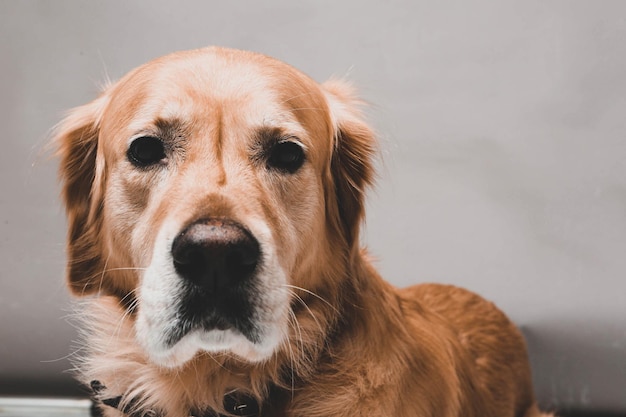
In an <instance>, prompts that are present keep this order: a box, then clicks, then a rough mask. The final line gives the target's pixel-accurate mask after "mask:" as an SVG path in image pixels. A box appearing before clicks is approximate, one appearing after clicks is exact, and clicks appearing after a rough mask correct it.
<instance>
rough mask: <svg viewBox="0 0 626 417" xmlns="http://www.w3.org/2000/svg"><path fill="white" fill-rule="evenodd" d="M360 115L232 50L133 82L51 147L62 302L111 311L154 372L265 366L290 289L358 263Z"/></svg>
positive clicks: (365, 147)
mask: <svg viewBox="0 0 626 417" xmlns="http://www.w3.org/2000/svg"><path fill="white" fill-rule="evenodd" d="M358 105H359V102H358V100H357V99H356V98H355V97H354V96H353V95H352V92H351V89H350V88H349V87H347V86H345V85H344V84H342V83H340V82H329V83H326V84H323V85H319V84H317V83H316V82H314V81H313V80H311V79H310V78H308V77H307V76H305V75H303V74H302V73H300V72H298V71H297V70H295V69H294V68H292V67H290V66H288V65H286V64H284V63H281V62H279V61H276V60H274V59H271V58H268V57H265V56H262V55H258V54H253V53H248V52H242V51H233V50H226V49H219V48H207V49H202V50H196V51H189V52H182V53H176V54H172V55H169V56H166V57H164V58H161V59H157V60H155V61H152V62H150V63H148V64H146V65H143V66H141V67H139V68H137V69H136V70H134V71H132V72H131V73H129V74H128V75H126V76H125V77H124V78H122V79H121V80H120V81H119V82H117V83H115V84H113V85H111V86H109V87H108V88H106V90H105V91H104V92H103V94H102V95H101V96H100V97H99V98H97V99H96V100H95V101H93V102H91V103H89V104H87V105H85V106H82V107H79V108H77V109H74V110H73V111H72V112H71V113H70V114H69V116H68V117H67V118H66V119H65V120H64V121H63V122H62V123H61V124H60V126H59V128H58V130H57V133H56V138H55V140H56V143H57V146H58V149H59V154H60V157H61V168H60V172H61V179H62V182H63V197H64V201H65V204H66V207H67V213H68V219H69V233H68V255H69V261H68V269H67V274H68V281H69V285H70V288H71V289H72V291H73V292H74V293H75V294H77V295H85V294H91V293H98V294H106V295H113V296H116V297H118V298H119V299H120V301H121V302H122V304H125V305H126V307H128V308H129V310H132V311H133V314H134V317H135V319H134V320H135V329H136V338H137V340H138V341H139V343H140V344H141V345H142V346H143V348H144V349H145V351H146V353H147V355H148V356H149V357H150V359H151V360H152V361H153V362H155V363H157V364H159V365H164V366H170V367H174V366H179V365H181V364H183V363H184V362H186V361H187V360H189V359H190V358H191V357H193V356H194V355H195V354H196V353H197V352H199V351H208V352H230V353H233V354H235V355H237V356H239V357H241V358H244V359H245V360H247V361H251V362H255V361H263V360H265V359H267V358H269V357H270V356H271V355H272V354H273V353H274V352H276V351H277V350H278V349H279V346H280V345H281V343H282V342H283V341H284V340H285V339H286V338H288V337H289V333H290V331H291V329H290V326H289V322H290V317H293V316H294V311H292V305H293V302H294V299H295V298H298V297H300V296H301V295H304V294H300V295H298V291H304V292H305V294H308V293H311V294H313V293H316V294H317V293H319V292H323V293H328V292H332V291H338V289H339V287H340V286H341V285H342V283H341V281H342V280H345V279H348V277H346V276H345V275H346V273H345V271H348V270H349V269H350V268H349V265H350V262H351V261H352V259H353V257H354V256H355V254H356V253H357V252H358V228H359V223H360V221H361V219H362V216H363V197H364V195H363V192H364V188H365V187H366V186H367V185H368V184H369V183H370V182H371V180H372V175H373V169H372V161H371V159H372V154H373V152H374V138H373V135H372V132H371V130H370V129H369V128H368V126H367V125H366V124H365V123H364V122H363V121H362V119H361V116H360V112H359V110H358ZM341 271H344V272H341Z"/></svg>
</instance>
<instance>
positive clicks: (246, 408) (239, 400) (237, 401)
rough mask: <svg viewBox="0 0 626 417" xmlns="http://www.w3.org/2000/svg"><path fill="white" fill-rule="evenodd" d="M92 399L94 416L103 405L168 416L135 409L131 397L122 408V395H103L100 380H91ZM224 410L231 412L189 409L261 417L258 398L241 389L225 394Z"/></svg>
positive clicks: (139, 415) (193, 415)
mask: <svg viewBox="0 0 626 417" xmlns="http://www.w3.org/2000/svg"><path fill="white" fill-rule="evenodd" d="M90 385H91V391H92V396H91V398H92V401H93V402H94V406H93V407H92V410H91V415H92V417H102V412H101V411H100V409H101V407H103V406H104V407H112V408H115V409H117V410H119V411H121V412H122V413H124V414H126V415H127V416H128V417H166V416H165V415H164V414H163V412H162V411H159V410H152V409H148V410H136V411H133V408H134V405H135V404H136V402H135V401H134V400H133V399H131V400H130V401H128V402H127V403H126V406H125V407H123V408H120V407H121V406H120V404H121V403H122V398H123V397H122V396H121V395H118V396H114V397H109V396H107V395H103V394H104V391H105V390H106V386H104V384H102V383H101V382H100V381H91V383H90ZM224 410H226V411H227V412H228V413H229V414H227V415H224V414H217V413H216V412H214V411H213V410H189V417H231V416H241V417H260V415H261V414H260V407H259V404H258V402H257V401H256V399H255V398H254V397H252V396H250V395H247V394H244V393H242V392H240V391H232V392H229V393H227V394H226V395H224Z"/></svg>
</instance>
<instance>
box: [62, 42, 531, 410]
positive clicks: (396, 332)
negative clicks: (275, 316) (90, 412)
mask: <svg viewBox="0 0 626 417" xmlns="http://www.w3.org/2000/svg"><path fill="white" fill-rule="evenodd" d="M359 107H360V102H359V101H358V99H356V98H355V97H354V95H353V92H352V89H351V88H350V87H348V86H347V85H345V84H344V83H341V82H338V81H331V82H328V83H326V84H323V85H321V86H320V85H318V84H317V83H315V82H314V81H312V80H311V79H310V78H308V77H306V76H304V75H303V74H301V73H299V72H298V71H296V70H295V69H293V68H291V67H289V66H287V65H286V64H283V63H280V62H278V61H276V60H273V59H271V58H268V57H265V56H261V55H257V54H252V53H248V52H242V51H233V50H227V49H219V48H207V49H202V50H197V51H189V52H181V53H177V54H172V55H169V56H166V57H163V58H160V59H158V60H155V61H152V62H150V63H148V64H146V65H144V66H142V67H140V68H138V69H136V70H134V71H132V72H131V73H130V74H128V75H127V76H125V77H124V78H122V79H121V80H120V81H119V82H117V83H115V84H114V85H112V86H110V87H108V88H107V89H106V91H105V92H104V93H103V94H102V95H101V96H100V97H99V98H98V99H96V100H95V101H94V102H92V103H90V104H87V105H85V106H83V107H80V108H77V109H75V110H74V111H72V113H70V115H69V116H68V117H67V118H66V119H65V121H64V122H63V123H62V124H61V125H60V126H59V128H58V130H57V133H56V138H55V141H56V144H57V146H58V149H59V151H58V152H59V155H60V157H61V169H60V172H61V179H62V182H63V197H64V201H65V204H66V207H67V214H68V219H69V235H68V239H69V243H68V254H69V262H68V282H69V285H70V288H71V289H72V291H73V292H74V293H75V294H78V295H86V294H97V295H96V296H95V297H92V298H90V299H89V300H88V302H87V307H86V308H85V310H84V313H82V314H84V322H85V332H86V335H85V340H86V349H87V353H86V355H84V357H83V358H82V359H81V361H80V363H79V364H78V368H79V378H80V380H81V381H83V382H84V383H86V384H87V383H89V381H91V380H99V381H102V382H103V383H105V384H106V386H107V393H109V394H110V395H116V394H117V395H124V398H125V399H126V400H127V401H129V400H130V399H131V398H133V399H135V400H136V401H138V403H136V404H135V406H136V407H137V408H138V409H142V410H147V409H154V410H159V411H160V412H162V413H164V414H165V415H166V416H168V417H169V416H172V417H185V416H187V415H188V414H189V412H190V410H192V409H202V408H212V409H215V410H217V411H223V410H222V408H221V407H222V398H223V396H224V394H225V393H226V392H228V391H230V390H232V389H239V390H243V391H246V392H248V393H251V394H252V395H254V396H255V397H256V398H257V399H258V401H259V402H260V403H261V404H262V415H263V416H274V417H280V416H294V417H295V416H298V417H316V416H319V417H322V416H323V417H342V416H344V417H355V416H389V417H402V416H406V417H416V416H417V417H426V416H437V417H448V416H449V417H453V416H464V417H489V416H493V417H533V416H541V415H542V414H541V413H540V412H539V411H538V410H537V408H536V406H535V402H534V397H533V392H532V386H531V377H530V369H529V365H528V360H527V353H526V348H525V343H524V340H523V338H522V336H521V334H520V333H519V331H518V330H517V329H516V328H515V326H514V325H513V324H511V322H510V321H509V320H508V319H507V318H506V317H505V316H504V314H503V313H501V312H500V311H499V310H498V309H497V308H496V307H495V306H494V305H493V304H492V303H489V302H487V301H485V300H483V299H482V298H480V297H479V296H477V295H474V294H472V293H470V292H468V291H466V290H462V289H459V288H455V287H452V286H443V285H435V284H423V285H418V286H415V287H411V288H407V289H396V288H394V287H392V286H391V285H389V284H388V283H386V282H385V281H383V280H382V278H381V277H380V276H379V275H378V273H377V272H376V271H375V270H374V268H373V267H372V265H371V263H370V262H369V260H368V256H367V253H366V252H365V251H364V250H362V249H359V224H360V222H361V221H362V219H363V209H364V192H365V189H366V188H367V187H368V186H369V185H370V184H371V182H372V180H373V175H374V172H373V166H372V158H373V157H374V154H375V149H376V143H375V139H374V134H373V132H372V130H371V129H370V128H369V127H368V126H367V124H366V123H365V122H364V121H363V118H362V115H361V113H360V111H359ZM164 120H165V122H164ZM268 120H269V121H270V122H271V123H270V122H268ZM159 123H161V124H163V123H165V124H168V125H167V126H166V128H164V129H161V130H160V132H163V131H164V130H167V129H170V131H171V132H172V133H171V134H172V135H178V136H180V137H182V138H183V139H181V140H180V142H177V143H180V146H181V147H184V152H182V151H181V152H178V153H174V154H173V156H172V158H171V160H168V161H167V164H168V168H167V170H165V169H164V170H162V171H152V172H150V173H148V172H147V171H138V170H133V169H132V168H130V167H129V164H128V163H127V162H126V161H125V153H126V149H127V146H128V144H127V143H128V139H129V138H130V137H131V136H132V135H134V134H136V132H137V131H141V130H142V129H143V130H146V129H147V130H150V129H153V130H154V129H155V127H154V126H155V125H158V124H159ZM264 123H269V124H273V125H275V124H278V125H280V126H281V127H282V128H284V129H286V130H289V132H290V133H292V134H294V135H296V136H297V137H298V138H299V139H300V140H301V141H302V142H303V144H304V145H305V147H306V150H307V162H306V165H305V166H304V167H303V168H302V169H301V171H299V173H298V174H296V175H292V176H288V177H287V176H284V177H281V176H277V175H276V174H272V173H268V172H266V170H265V168H264V166H261V165H262V164H261V165H259V164H258V163H256V162H255V161H254V158H251V157H250V154H251V152H253V151H252V150H251V149H252V148H254V146H255V145H254V142H253V141H252V138H253V137H254V135H255V132H256V131H255V127H258V126H259V125H263V124H264ZM177 140H178V139H177ZM255 164H256V165H255ZM207 215H210V216H220V217H228V218H235V219H238V220H239V221H241V222H243V223H245V222H246V221H252V220H250V219H256V220H259V219H260V220H262V221H263V222H265V223H266V224H267V225H269V229H270V230H271V234H272V236H271V241H272V242H273V245H274V246H275V247H276V253H277V256H278V262H279V263H280V266H281V268H283V270H285V271H288V284H289V285H288V287H287V288H286V290H287V291H289V294H290V300H291V301H290V309H289V326H288V328H287V329H286V330H285V332H286V333H287V334H286V335H285V338H284V340H283V342H282V343H281V345H280V348H279V349H277V350H276V352H275V353H274V354H273V355H272V356H271V358H270V359H267V360H263V361H261V362H249V361H247V360H245V358H241V357H239V356H235V355H232V354H230V353H229V352H223V353H208V352H202V353H199V354H198V355H196V356H195V357H194V358H193V359H192V360H190V361H188V362H186V363H185V364H184V365H182V366H180V367H176V368H174V369H170V368H166V367H162V366H158V365H156V364H154V363H152V362H151V360H150V359H149V357H148V355H147V354H146V352H145V351H144V350H143V349H142V348H141V346H140V344H139V343H138V342H137V334H136V329H135V320H136V311H137V310H138V309H141V308H142V304H141V299H140V298H139V296H138V289H139V288H140V286H141V285H142V270H143V268H145V267H146V266H147V265H148V264H150V262H151V261H152V259H151V257H152V256H153V255H152V253H153V248H154V244H155V241H156V240H157V239H158V233H159V231H160V230H161V228H162V227H163V225H164V224H166V223H167V222H170V223H171V222H179V223H176V224H177V225H178V224H184V223H185V222H188V221H189V220H191V219H195V218H199V217H202V216H207ZM256 220H255V221H256ZM268 239H269V238H268ZM103 411H104V412H105V413H106V415H107V416H115V415H119V414H120V413H119V412H118V411H117V410H114V409H112V408H107V407H104V409H103Z"/></svg>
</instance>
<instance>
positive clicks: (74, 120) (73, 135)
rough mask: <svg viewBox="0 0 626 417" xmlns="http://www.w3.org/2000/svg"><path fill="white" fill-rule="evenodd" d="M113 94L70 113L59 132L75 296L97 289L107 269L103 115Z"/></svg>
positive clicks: (56, 137) (70, 280)
mask: <svg viewBox="0 0 626 417" xmlns="http://www.w3.org/2000/svg"><path fill="white" fill-rule="evenodd" d="M107 101H108V97H107V96H105V95H102V96H101V97H100V98H98V99H96V100H94V101H92V102H91V103H89V104H86V105H84V106H81V107H77V108H75V109H73V110H71V111H70V113H69V115H68V116H67V117H66V118H65V119H64V120H63V121H62V122H61V123H60V124H59V125H58V127H57V128H56V129H55V132H54V138H53V144H54V145H55V146H56V149H57V155H58V156H59V157H60V159H61V164H60V167H59V177H60V180H61V183H62V187H63V189H62V190H63V191H62V197H63V201H64V203H65V209H66V212H67V218H68V227H69V229H68V237H67V239H68V240H67V251H68V263H67V280H68V285H69V287H70V289H71V290H72V292H73V293H74V294H75V295H86V294H89V293H93V292H95V291H97V290H98V285H97V284H98V283H99V281H100V274H101V273H102V271H103V268H104V264H103V259H102V258H103V256H102V251H101V249H100V238H99V235H100V229H101V225H100V222H101V220H100V219H101V216H99V215H98V213H99V211H101V209H102V204H103V195H102V194H103V188H104V187H103V186H104V184H103V181H104V161H98V156H97V155H98V152H97V151H98V135H99V130H100V119H101V118H102V114H103V112H104V108H105V106H106V103H107Z"/></svg>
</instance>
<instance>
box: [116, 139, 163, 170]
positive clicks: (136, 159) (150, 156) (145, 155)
mask: <svg viewBox="0 0 626 417" xmlns="http://www.w3.org/2000/svg"><path fill="white" fill-rule="evenodd" d="M126 155H127V156H128V159H129V160H130V162H132V163H133V164H134V165H136V166H139V167H147V166H149V165H154V164H156V163H157V162H159V161H161V160H162V159H164V158H165V148H164V147H163V142H162V141H161V139H159V138H155V137H152V136H142V137H140V138H137V139H135V140H133V141H132V142H131V144H130V147H129V148H128V152H127V154H126Z"/></svg>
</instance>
